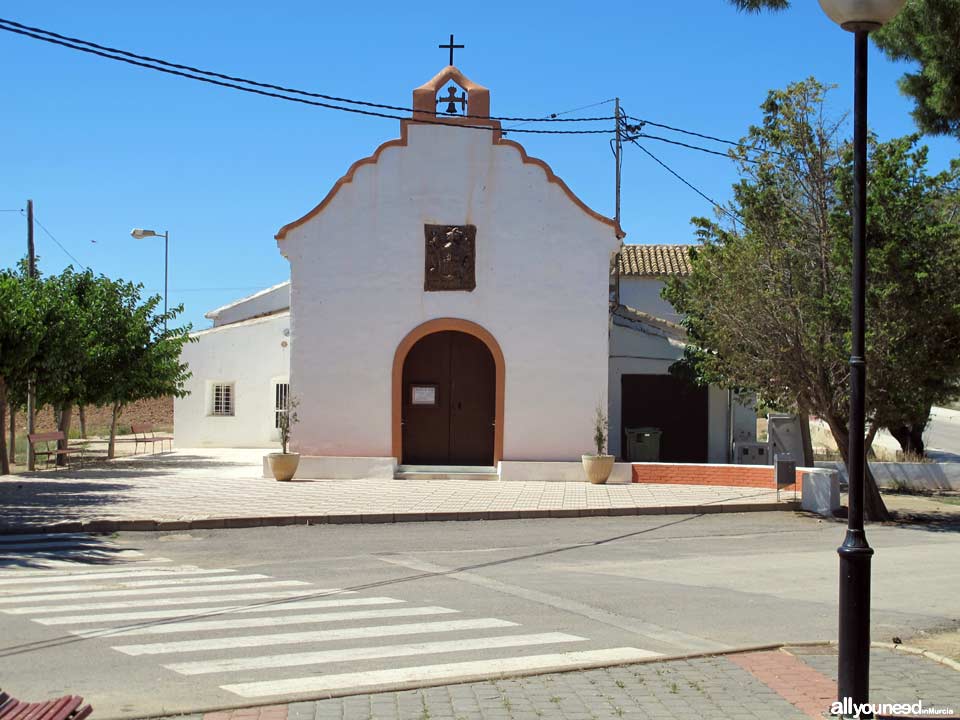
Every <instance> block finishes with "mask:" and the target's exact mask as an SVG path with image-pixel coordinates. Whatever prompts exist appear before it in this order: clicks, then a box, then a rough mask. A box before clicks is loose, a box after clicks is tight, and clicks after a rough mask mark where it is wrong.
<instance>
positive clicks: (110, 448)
mask: <svg viewBox="0 0 960 720" xmlns="http://www.w3.org/2000/svg"><path fill="white" fill-rule="evenodd" d="M119 415H120V403H118V402H115V403H114V404H113V412H112V413H110V442H109V443H108V444H107V460H113V455H114V451H115V449H116V439H117V417H118V416H119Z"/></svg>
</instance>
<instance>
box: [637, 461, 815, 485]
mask: <svg viewBox="0 0 960 720" xmlns="http://www.w3.org/2000/svg"><path fill="white" fill-rule="evenodd" d="M633 482H635V483H657V484H663V485H722V486H726V487H755V488H764V489H766V490H776V489H777V485H776V481H775V479H774V476H773V466H771V465H679V464H669V463H634V465H633ZM802 483H803V472H802V471H801V470H797V490H798V491H799V490H800V486H801V485H802ZM783 489H784V490H789V491H791V492H792V491H793V489H794V486H793V485H787V486H785V487H784V488H783Z"/></svg>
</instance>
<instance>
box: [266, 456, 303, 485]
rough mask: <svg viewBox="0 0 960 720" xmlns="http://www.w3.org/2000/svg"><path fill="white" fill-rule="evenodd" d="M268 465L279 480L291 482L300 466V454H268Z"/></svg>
mask: <svg viewBox="0 0 960 720" xmlns="http://www.w3.org/2000/svg"><path fill="white" fill-rule="evenodd" d="M267 464H268V465H270V472H272V473H273V477H274V478H276V479H277V480H291V479H293V476H294V475H295V474H296V472H297V466H298V465H299V464H300V453H268V454H267Z"/></svg>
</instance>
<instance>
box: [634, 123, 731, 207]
mask: <svg viewBox="0 0 960 720" xmlns="http://www.w3.org/2000/svg"><path fill="white" fill-rule="evenodd" d="M628 140H629V141H630V142H632V143H633V144H634V145H636V146H637V147H638V148H640V149H641V150H643V152H645V153H646V154H647V155H648V156H649V157H650V158H651V159H652V160H653V161H654V162H656V163H657V164H658V165H659V166H660V167H662V168H663V169H664V170H666V171H667V172H668V173H670V174H671V175H673V176H674V177H675V178H676V179H677V180H679V181H680V182H682V183H683V184H684V185H686V186H687V187H688V188H690V189H691V190H693V191H694V192H695V193H696V194H697V195H699V196H700V197H702V198H703V199H704V200H706V201H707V202H708V203H710V204H711V205H713V206H714V207H715V208H717V209H718V210H720V211H721V212H722V213H724V214H725V215H727V216H729V217H730V219H731V220H733V221H734V222H735V223H737V222H740V221H741V220H742V218H740V217H739V216H737V215H734V214H733V213H732V212H730V211H729V210H727V209H726V208H725V207H724V206H723V205H721V204H720V203H718V202H717V201H716V200H714V199H713V198H712V197H710V196H709V195H707V194H706V193H705V192H703V191H702V190H701V189H700V188H698V187H697V186H696V185H694V184H693V183H691V182H690V181H689V180H687V179H686V178H684V177H683V176H682V175H680V173H678V172H677V171H676V170H674V169H673V168H671V167H670V166H669V165H667V164H666V163H665V162H663V160H661V159H660V158H658V157H657V156H656V155H654V154H653V153H652V152H650V151H649V150H647V149H646V148H645V147H644V146H643V145H641V144H640V143H638V142H637V141H636V139H634V138H628Z"/></svg>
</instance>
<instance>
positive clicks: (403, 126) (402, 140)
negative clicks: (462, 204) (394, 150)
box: [275, 117, 627, 245]
mask: <svg viewBox="0 0 960 720" xmlns="http://www.w3.org/2000/svg"><path fill="white" fill-rule="evenodd" d="M489 123H490V125H491V130H490V135H491V142H492V143H493V144H494V145H506V146H509V147H512V148H514V149H515V150H517V151H518V152H519V153H520V160H521V161H522V162H523V164H524V165H536V166H537V167H539V168H540V169H542V170H543V171H544V173H545V174H546V177H547V182H550V183H554V184H556V185H558V186H559V187H560V189H561V190H563V192H564V193H566V195H567V197H568V198H570V200H571V201H572V202H573V203H574V204H575V205H576V206H577V207H579V208H580V209H581V210H583V211H584V212H585V213H586V214H587V215H589V216H590V217H592V218H593V219H594V220H599V221H600V222H602V223H604V224H605V225H609V226H610V227H612V228H613V230H614V233H615V234H616V236H617V238H619V239H621V240H622V239H623V238H625V237H626V236H627V234H626V233H625V232H624V231H623V229H622V228H621V227H620V225H619V223H617V221H616V220H614V219H613V218H609V217H607V216H606V215H601V214H600V213H598V212H597V211H595V210H593V209H592V208H591V207H590V206H589V205H587V204H586V203H585V202H584V201H583V200H581V199H580V198H579V197H577V195H576V194H575V193H574V192H573V190H571V189H570V187H569V186H568V185H567V184H566V183H565V182H564V181H563V180H562V179H561V178H560V177H559V176H558V175H557V174H556V173H554V172H553V168H551V167H550V165H549V164H548V163H547V162H546V161H545V160H541V159H540V158H535V157H531V156H530V155H528V154H527V151H526V148H524V147H523V145H521V144H520V143H518V142H516V141H514V140H505V139H503V137H501V134H500V124H499V123H497V122H495V121H489ZM410 124H416V125H423V124H426V123H422V122H418V121H417V120H401V121H400V137H399V138H397V139H395V140H388V141H387V142H385V143H383V144H382V145H380V147H378V148H377V149H376V150H374V151H373V154H372V155H370V156H369V157H365V158H362V159H360V160H357V161H356V162H355V163H353V165H351V166H350V169H349V170H347V172H346V174H345V175H344V176H343V177H341V178H340V179H339V180H337V182H336V183H334V185H333V187H332V188H331V189H330V192H328V193H327V195H326V197H324V198H323V200H321V201H320V204H319V205H317V206H316V207H315V208H313V210H311V211H310V212H308V213H307V214H306V215H304V216H303V217H301V218H299V219H297V220H294V221H293V222H291V223H287V224H286V225H284V226H283V227H282V228H280V230H279V231H277V234H276V235H275V238H276V240H277V244H278V245H279V244H280V241H281V240H283V239H284V238H286V236H287V233H288V232H289V231H290V230H293V229H295V228H298V227H300V226H301V225H303V224H304V223H305V222H307V221H308V220H310V219H312V218H314V217H316V216H317V215H319V214H320V213H321V212H323V210H324V208H326V207H327V205H329V204H330V202H331V201H332V200H333V198H334V197H335V196H336V194H337V193H338V192H339V191H340V188H342V187H343V186H344V185H346V184H347V183H349V182H353V177H354V175H355V174H356V172H357V170H359V169H360V168H361V167H363V166H364V165H373V164H376V162H377V161H378V160H379V159H380V155H381V153H383V151H384V150H386V149H387V148H391V147H406V146H407V141H408V134H407V128H408V127H409V125H410ZM429 124H443V125H478V124H484V121H475V120H471V119H470V118H463V117H460V118H454V117H450V118H443V121H442V122H438V123H429ZM474 132H481V131H480V130H475V131H474Z"/></svg>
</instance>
